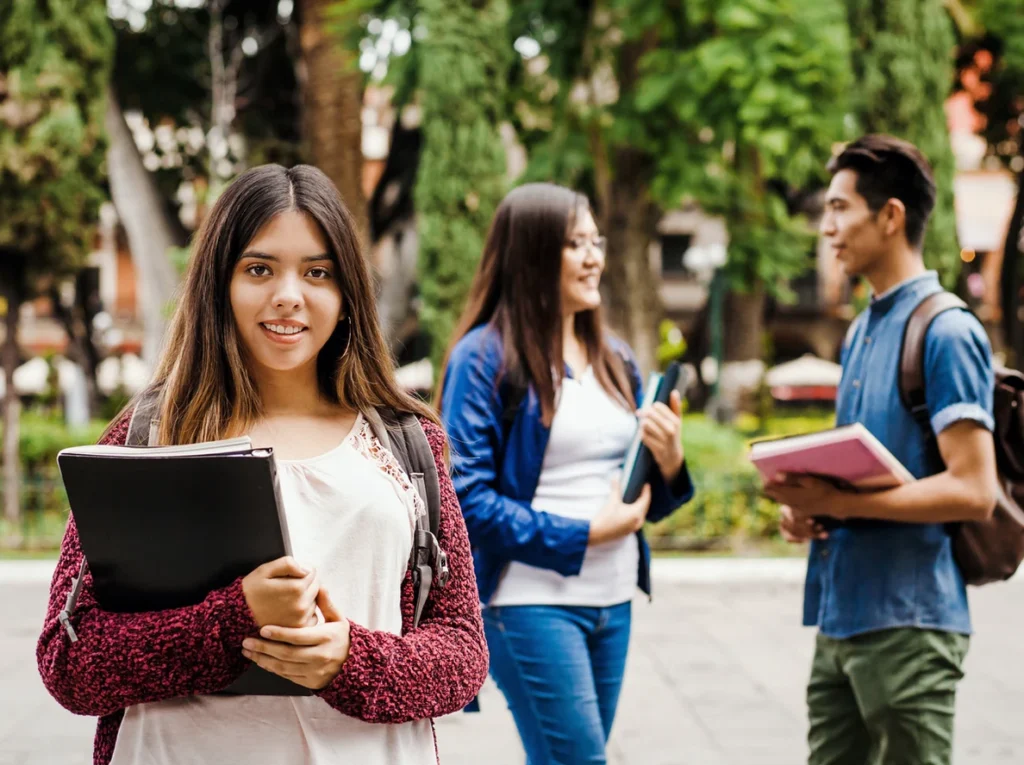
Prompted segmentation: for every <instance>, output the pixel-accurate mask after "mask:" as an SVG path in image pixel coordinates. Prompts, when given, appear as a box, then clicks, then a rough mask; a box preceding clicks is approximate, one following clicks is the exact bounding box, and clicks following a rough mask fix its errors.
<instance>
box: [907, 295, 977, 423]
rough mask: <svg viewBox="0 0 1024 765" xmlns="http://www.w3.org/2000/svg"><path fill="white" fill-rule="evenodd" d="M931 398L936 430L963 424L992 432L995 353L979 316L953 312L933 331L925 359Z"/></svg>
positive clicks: (938, 321)
mask: <svg viewBox="0 0 1024 765" xmlns="http://www.w3.org/2000/svg"><path fill="white" fill-rule="evenodd" d="M924 365H925V368H924V375H925V383H926V384H925V398H926V400H927V403H928V411H929V412H930V414H931V424H932V430H933V431H934V432H935V433H941V432H942V431H944V430H945V429H946V428H948V427H949V426H950V425H952V424H953V423H956V422H960V421H961V420H973V421H974V422H977V423H978V424H979V425H981V426H982V427H984V428H985V429H987V430H992V429H993V427H994V421H993V419H992V386H993V381H994V378H993V372H992V349H991V347H990V345H989V342H988V337H987V335H986V334H985V330H984V328H983V327H982V326H981V322H979V321H978V320H977V319H976V318H975V317H974V315H973V314H971V313H969V312H967V311H962V310H956V309H954V310H949V311H945V312H944V313H941V314H939V316H938V317H937V318H936V319H935V321H934V322H932V325H931V327H929V329H928V335H927V339H926V342H925V358H924Z"/></svg>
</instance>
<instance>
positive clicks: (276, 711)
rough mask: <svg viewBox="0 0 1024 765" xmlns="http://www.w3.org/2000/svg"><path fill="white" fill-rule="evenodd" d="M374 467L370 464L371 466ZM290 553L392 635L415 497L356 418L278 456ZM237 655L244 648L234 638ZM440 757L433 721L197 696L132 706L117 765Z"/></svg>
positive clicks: (310, 703)
mask: <svg viewBox="0 0 1024 765" xmlns="http://www.w3.org/2000/svg"><path fill="white" fill-rule="evenodd" d="M368 462H369V463H372V464H373V465H374V466H375V467H376V468H377V469H376V470H368V469H367V467H368V465H367V463H368ZM277 465H278V478H279V480H280V484H281V496H282V499H283V500H284V509H285V515H286V517H287V519H288V532H289V535H290V537H291V543H292V553H293V555H294V557H295V558H296V560H298V561H299V562H300V563H303V564H306V565H312V566H315V567H316V569H317V572H318V574H319V576H320V581H321V582H322V583H323V584H324V586H326V587H327V589H328V591H329V592H330V593H331V600H332V601H333V602H334V603H335V605H337V606H338V608H339V610H341V612H342V613H344V614H345V616H346V617H348V618H350V619H351V620H352V621H354V622H356V623H358V624H361V625H363V626H365V627H367V628H369V629H371V630H383V631H386V632H391V633H393V634H396V635H397V634H400V633H401V630H402V613H401V585H402V580H403V578H404V576H405V572H406V569H407V567H408V565H409V555H410V553H411V552H412V536H413V528H414V525H415V518H416V513H418V512H425V510H424V508H423V503H422V500H421V499H420V496H419V494H417V493H416V491H415V489H414V488H413V487H412V485H411V484H410V483H409V480H408V478H406V476H405V473H404V472H403V471H402V470H401V468H400V467H399V466H398V463H397V462H396V461H395V459H394V457H393V456H392V455H391V453H390V452H388V451H387V450H386V449H384V448H383V446H382V445H381V444H380V442H378V441H377V439H376V437H375V436H374V435H373V431H372V430H371V429H370V426H369V424H368V423H367V421H366V420H365V418H363V417H362V416H361V415H360V416H359V417H358V418H357V419H356V422H355V424H354V425H353V427H352V432H351V433H350V434H349V435H348V437H347V438H346V439H345V440H344V442H343V443H341V444H340V445H339V446H337V447H335V448H334V449H332V450H331V451H329V452H327V453H326V454H322V455H320V456H319V457H313V458H311V459H306V460H277ZM239 651H241V646H239ZM185 762H187V763H190V764H194V765H200V764H202V763H210V765H214V764H216V765H222V763H249V762H251V763H263V762H266V763H289V764H291V763H299V764H304V765H328V764H329V765H335V763H341V762H351V763H378V762H379V763H389V765H436V762H437V758H436V754H435V751H434V737H433V731H432V728H431V723H430V720H417V721H414V722H409V723H403V724H400V725H379V724H371V723H367V722H363V721H361V720H357V719H355V718H352V717H346V716H345V715H343V714H341V713H340V712H338V711H336V710H334V709H333V708H331V707H330V706H329V705H328V704H327V703H326V702H325V701H323V700H322V699H320V698H318V697H316V696H198V697H190V698H178V699H170V700H167V701H159V702H155V703H152V704H140V705H137V706H133V707H129V708H128V710H127V711H126V712H125V716H124V721H123V722H122V723H121V728H120V730H119V732H118V735H117V744H116V746H115V748H114V755H113V760H112V763H113V765H129V764H131V765H171V764H172V763H185Z"/></svg>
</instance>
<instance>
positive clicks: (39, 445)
mask: <svg viewBox="0 0 1024 765" xmlns="http://www.w3.org/2000/svg"><path fill="white" fill-rule="evenodd" d="M105 428H106V423H105V422H103V421H100V420H94V421H92V422H91V423H89V425H88V426H87V427H85V428H82V429H77V430H69V429H68V428H67V426H65V425H64V423H63V421H62V420H60V419H59V418H55V417H51V416H46V415H44V414H42V413H39V412H34V411H29V412H25V413H24V414H22V417H21V425H20V430H19V449H20V455H21V462H22V465H23V472H22V476H21V503H20V506H21V508H22V510H23V513H22V519H21V522H20V524H19V526H18V527H15V528H12V527H11V526H10V524H9V523H8V522H6V521H4V520H0V540H2V539H3V538H4V537H5V536H18V537H20V538H21V539H22V540H23V546H24V547H25V548H26V549H54V548H56V547H57V546H58V545H59V544H60V540H61V536H62V535H63V533H64V525H65V523H66V522H67V509H68V498H67V494H66V493H65V491H64V484H63V483H62V482H61V480H60V472H59V471H58V470H57V453H58V452H60V450H61V449H67V448H69V447H72V446H81V445H83V444H92V443H95V442H96V441H97V440H98V439H99V437H100V435H101V434H102V433H103V431H104V429H105ZM0 433H2V429H0ZM0 488H2V484H0Z"/></svg>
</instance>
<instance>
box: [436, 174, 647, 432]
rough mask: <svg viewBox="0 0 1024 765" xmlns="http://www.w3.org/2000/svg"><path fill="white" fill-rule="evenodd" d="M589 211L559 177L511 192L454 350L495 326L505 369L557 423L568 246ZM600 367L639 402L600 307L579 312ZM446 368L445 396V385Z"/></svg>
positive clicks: (604, 381)
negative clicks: (563, 277) (564, 258)
mask: <svg viewBox="0 0 1024 765" xmlns="http://www.w3.org/2000/svg"><path fill="white" fill-rule="evenodd" d="M583 210H587V211H589V210H590V202H589V201H588V200H587V198H586V197H585V196H583V195H582V194H579V193H577V192H575V191H573V190H572V189H567V188H565V187H564V186H556V185H554V184H552V183H530V184H526V185H524V186H520V187H518V188H516V189H513V190H512V191H510V192H509V193H508V194H507V195H506V196H505V198H504V199H503V200H502V202H501V204H500V205H499V206H498V210H497V212H495V214H494V220H493V221H492V222H491V229H490V232H489V233H488V235H487V242H486V244H485V245H484V252H483V257H482V258H481V260H480V265H479V266H478V268H477V272H476V276H475V277H474V278H473V284H472V286H471V287H470V291H469V298H468V300H467V302H466V308H465V310H464V311H463V313H462V317H461V318H460V320H459V323H458V325H457V326H456V329H455V333H454V335H453V338H452V341H451V346H450V347H449V349H448V356H450V355H451V349H452V348H453V347H454V346H455V344H456V343H458V342H459V340H461V339H462V338H463V337H464V336H465V335H466V333H468V332H469V331H470V330H472V329H474V328H475V327H479V326H481V325H483V324H488V323H489V324H491V325H493V326H494V327H495V328H496V329H497V331H498V332H499V333H500V334H501V338H502V341H503V344H504V348H505V358H504V370H503V373H504V375H506V376H511V377H512V378H513V379H518V380H520V381H521V382H523V383H532V384H533V386H534V388H535V389H536V391H537V395H538V397H539V398H540V403H541V412H542V417H543V419H544V422H545V423H546V424H547V425H550V424H551V420H552V419H553V418H554V413H555V395H556V392H557V391H558V388H559V386H560V385H561V383H562V378H563V376H564V373H563V369H564V362H563V359H562V292H561V275H562V251H563V250H564V249H565V246H566V238H567V237H568V235H569V230H570V228H571V227H572V226H573V225H574V223H575V220H576V216H577V215H578V214H579V213H580V211H583ZM575 328H576V336H577V337H578V338H580V340H581V341H582V342H583V344H584V345H585V346H586V349H587V355H588V357H589V359H590V364H591V366H592V367H593V369H594V374H595V376H596V377H597V380H598V382H600V384H601V387H602V388H604V389H605V390H606V391H607V392H608V393H609V395H611V396H612V398H614V399H616V400H618V401H619V402H620V403H621V404H622V405H623V406H624V407H629V408H632V407H634V406H635V405H636V402H635V400H634V398H633V392H632V387H631V386H630V384H629V376H628V374H627V373H626V365H625V362H624V361H623V359H622V357H621V356H620V355H619V354H618V353H616V352H615V351H614V350H612V348H611V347H609V345H608V342H607V339H606V337H605V330H604V327H603V324H602V321H601V311H600V309H599V308H595V309H592V310H588V311H580V312H579V313H577V314H576V317H575ZM447 366H448V364H447V358H446V360H445V364H444V366H443V367H442V374H441V380H440V382H439V384H438V395H440V390H441V388H442V386H443V384H444V370H445V369H446V368H447Z"/></svg>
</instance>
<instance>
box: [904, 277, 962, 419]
mask: <svg viewBox="0 0 1024 765" xmlns="http://www.w3.org/2000/svg"><path fill="white" fill-rule="evenodd" d="M953 308H962V309H965V308H967V304H966V303H964V301H963V300H961V299H960V298H958V297H957V296H956V295H954V294H953V293H952V292H936V293H935V294H933V295H929V296H928V297H926V298H924V299H923V300H922V301H921V302H920V303H918V304H917V307H916V308H914V311H913V313H911V314H910V318H909V319H907V323H906V325H904V327H903V343H902V345H901V346H900V368H899V391H900V400H901V401H902V402H903V405H904V406H905V407H906V408H907V410H908V411H909V412H910V414H911V415H913V417H914V419H915V420H916V421H917V423H918V424H919V425H920V426H921V428H922V429H923V430H925V431H926V432H929V433H930V432H931V422H930V420H929V417H928V401H927V399H926V398H925V388H924V386H925V379H924V342H925V337H926V336H927V335H928V328H929V327H930V326H931V324H932V322H933V321H935V319H936V317H938V315H939V314H941V313H944V312H946V311H949V310H951V309H953Z"/></svg>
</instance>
